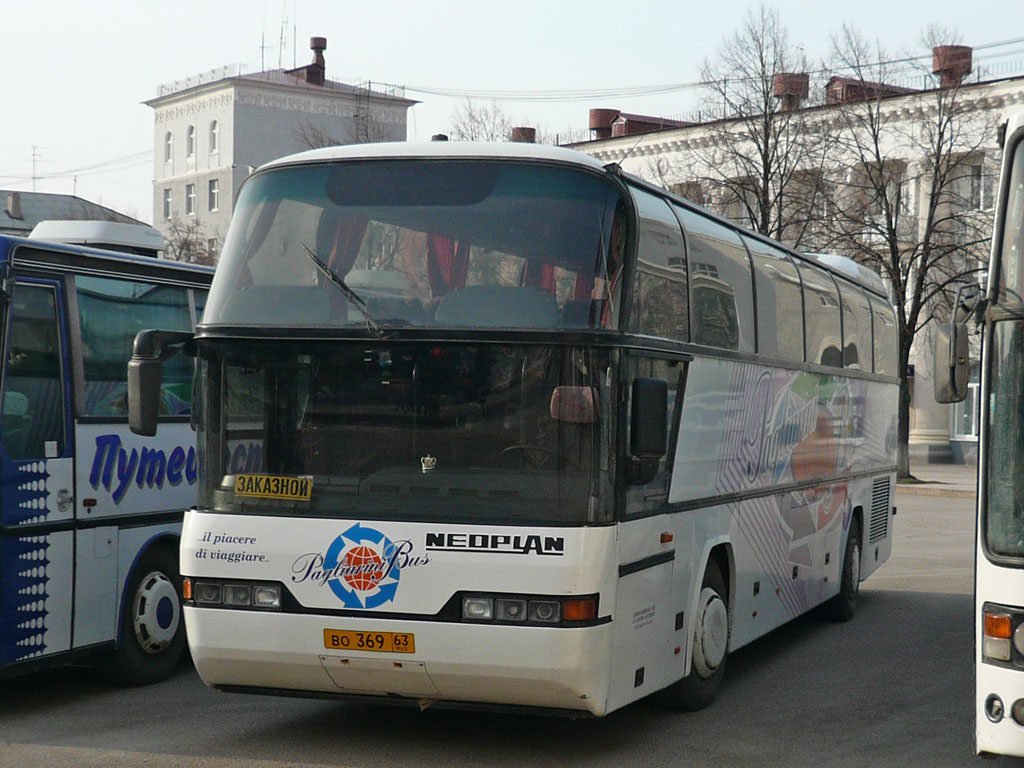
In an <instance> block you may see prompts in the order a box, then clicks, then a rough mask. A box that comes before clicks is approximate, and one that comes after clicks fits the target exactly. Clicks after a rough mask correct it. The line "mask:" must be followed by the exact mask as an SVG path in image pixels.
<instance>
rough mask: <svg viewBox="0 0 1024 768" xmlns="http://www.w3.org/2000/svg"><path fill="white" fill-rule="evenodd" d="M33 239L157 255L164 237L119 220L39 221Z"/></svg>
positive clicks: (147, 227)
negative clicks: (128, 249)
mask: <svg viewBox="0 0 1024 768" xmlns="http://www.w3.org/2000/svg"><path fill="white" fill-rule="evenodd" d="M29 238H30V239H32V240H47V241H49V242H51V243H72V244H77V245H89V246H92V247H94V248H111V249H114V250H123V249H126V248H131V249H135V250H132V251H129V252H130V253H143V254H144V255H152V256H156V254H157V253H158V252H160V251H162V250H164V248H166V247H167V246H166V243H165V242H164V236H163V235H161V234H160V230H158V229H157V228H156V227H151V226H150V225H149V224H124V223H122V222H118V221H88V220H81V221H70V220H56V219H46V220H44V221H40V222H39V223H38V224H36V225H35V227H33V229H32V233H31V234H30V235H29Z"/></svg>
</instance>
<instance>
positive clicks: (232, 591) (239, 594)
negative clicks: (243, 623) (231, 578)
mask: <svg viewBox="0 0 1024 768" xmlns="http://www.w3.org/2000/svg"><path fill="white" fill-rule="evenodd" d="M224 605H252V587H250V586H249V585H248V584H225V585H224Z"/></svg>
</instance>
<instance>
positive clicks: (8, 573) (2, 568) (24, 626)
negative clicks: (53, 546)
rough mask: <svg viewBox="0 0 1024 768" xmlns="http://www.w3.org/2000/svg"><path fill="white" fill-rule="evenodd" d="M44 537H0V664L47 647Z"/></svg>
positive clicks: (38, 654) (47, 546)
mask: <svg viewBox="0 0 1024 768" xmlns="http://www.w3.org/2000/svg"><path fill="white" fill-rule="evenodd" d="M49 547H50V544H49V541H48V539H47V537H46V536H25V537H22V538H19V539H15V538H5V539H0V664H7V663H9V662H12V661H20V660H22V659H29V658H32V657H33V656H41V655H42V654H43V652H44V651H45V650H46V600H47V598H48V597H49V595H48V593H47V581H48V579H47V577H46V569H47V566H48V565H49V564H50V560H49V557H48V556H47V550H48V549H49Z"/></svg>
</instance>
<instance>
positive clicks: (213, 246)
mask: <svg viewBox="0 0 1024 768" xmlns="http://www.w3.org/2000/svg"><path fill="white" fill-rule="evenodd" d="M164 240H165V241H166V243H167V250H166V251H165V252H164V258H167V259H170V260H171V261H182V262H185V263H186V264H207V265H210V266H212V265H214V264H216V262H217V255H218V254H219V253H220V247H221V245H222V243H221V238H220V235H219V233H214V234H213V236H212V237H211V236H210V235H209V234H208V233H207V232H206V230H205V228H204V227H203V224H202V222H201V221H200V219H199V217H194V218H191V219H189V220H187V221H182V219H181V218H179V217H177V216H175V217H174V218H173V219H171V220H170V221H169V222H167V229H166V230H165V232H164Z"/></svg>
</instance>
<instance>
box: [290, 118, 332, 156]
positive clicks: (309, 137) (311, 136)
mask: <svg viewBox="0 0 1024 768" xmlns="http://www.w3.org/2000/svg"><path fill="white" fill-rule="evenodd" d="M292 133H293V135H294V136H295V138H296V139H298V141H299V142H300V143H301V144H302V145H303V146H305V147H308V148H309V149H320V148H321V147H337V146H340V145H341V144H344V143H345V142H343V141H342V140H341V139H336V138H335V137H334V136H332V135H331V134H330V132H329V131H327V130H325V129H323V128H321V127H320V126H319V125H316V124H315V123H313V122H311V121H309V120H300V121H299V123H298V125H296V126H295V129H294V131H293V132H292Z"/></svg>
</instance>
